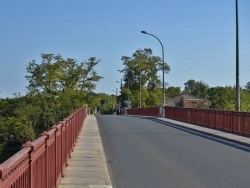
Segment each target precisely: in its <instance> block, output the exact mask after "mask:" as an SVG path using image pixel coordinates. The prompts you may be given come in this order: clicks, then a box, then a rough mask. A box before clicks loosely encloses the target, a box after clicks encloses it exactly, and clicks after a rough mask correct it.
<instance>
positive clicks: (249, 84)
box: [245, 82, 250, 91]
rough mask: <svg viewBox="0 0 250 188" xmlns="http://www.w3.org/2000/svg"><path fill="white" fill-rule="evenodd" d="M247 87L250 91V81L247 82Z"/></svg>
mask: <svg viewBox="0 0 250 188" xmlns="http://www.w3.org/2000/svg"><path fill="white" fill-rule="evenodd" d="M245 88H246V90H247V91H250V82H247V84H246V86H245Z"/></svg>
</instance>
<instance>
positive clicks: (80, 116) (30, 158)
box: [0, 106, 88, 188]
mask: <svg viewBox="0 0 250 188" xmlns="http://www.w3.org/2000/svg"><path fill="white" fill-rule="evenodd" d="M87 114H88V108H87V107H85V106H84V107H82V108H81V109H79V110H78V111H76V112H75V113H73V114H71V115H70V116H69V117H67V118H66V119H64V120H63V121H61V122H59V123H58V124H57V125H55V126H53V127H52V128H51V129H50V130H49V131H48V132H43V133H42V134H41V135H40V137H39V138H38V139H36V140H35V141H33V142H27V143H26V144H24V145H23V149H21V150H20V151H19V152H17V153H16V154H15V155H13V156H12V157H11V158H9V159H8V160H6V161H5V162H3V163H2V164H0V180H1V181H0V188H53V187H56V186H57V182H58V180H59V179H60V177H61V176H63V171H64V168H65V166H66V165H67V161H68V158H69V157H70V154H71V152H72V150H73V147H74V144H75V142H76V139H77V137H78V135H79V132H80V130H81V127H82V124H83V121H84V119H85V118H86V117H87Z"/></svg>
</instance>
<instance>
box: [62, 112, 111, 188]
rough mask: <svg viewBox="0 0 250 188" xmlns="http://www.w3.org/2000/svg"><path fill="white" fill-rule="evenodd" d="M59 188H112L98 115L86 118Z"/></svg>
mask: <svg viewBox="0 0 250 188" xmlns="http://www.w3.org/2000/svg"><path fill="white" fill-rule="evenodd" d="M64 175H65V176H64V177H63V178H61V181H60V185H59V186H58V188H112V184H111V180H110V176H109V172H108V168H107V162H106V158H105V154H104V151H103V146H102V141H101V138H100V133H99V128H98V126H97V122H96V117H95V116H94V115H89V116H88V118H86V119H85V122H84V125H83V128H82V130H81V132H80V135H79V137H78V140H77V142H76V145H75V147H74V151H73V152H72V154H71V158H70V159H69V161H68V166H67V167H66V169H65V172H64Z"/></svg>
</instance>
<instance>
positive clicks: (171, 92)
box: [165, 86, 181, 98]
mask: <svg viewBox="0 0 250 188" xmlns="http://www.w3.org/2000/svg"><path fill="white" fill-rule="evenodd" d="M165 93H166V97H167V98H170V97H174V96H177V95H180V94H181V88H180V87H174V86H170V87H168V88H167V89H166V91H165Z"/></svg>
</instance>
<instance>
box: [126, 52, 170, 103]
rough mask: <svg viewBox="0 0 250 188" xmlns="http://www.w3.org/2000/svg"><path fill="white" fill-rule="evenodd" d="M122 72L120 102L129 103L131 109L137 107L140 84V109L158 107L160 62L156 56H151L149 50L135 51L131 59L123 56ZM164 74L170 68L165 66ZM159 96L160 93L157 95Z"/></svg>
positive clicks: (159, 101) (160, 84) (151, 53)
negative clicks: (122, 81) (122, 82)
mask: <svg viewBox="0 0 250 188" xmlns="http://www.w3.org/2000/svg"><path fill="white" fill-rule="evenodd" d="M122 61H123V65H124V66H125V68H124V69H123V70H122V72H123V73H124V82H125V83H124V86H123V87H122V95H121V97H122V101H124V100H128V96H129V98H130V101H131V106H132V107H138V106H139V103H140V93H139V90H140V83H141V91H142V95H141V99H142V107H146V106H158V105H159V104H160V103H161V100H159V96H158V94H157V93H159V91H158V90H159V89H160V88H161V86H162V83H161V79H160V77H159V76H158V72H159V71H161V70H162V68H163V66H162V60H161V58H160V57H158V56H154V55H153V51H152V50H151V49H147V48H145V49H144V50H141V49H139V50H136V51H135V53H133V55H132V57H129V56H123V57H122ZM164 69H165V72H166V73H167V72H169V71H170V67H169V66H168V65H167V64H165V67H164ZM159 94H160V93H159Z"/></svg>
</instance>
